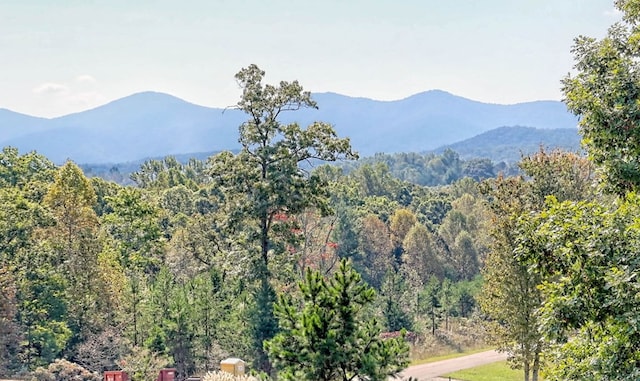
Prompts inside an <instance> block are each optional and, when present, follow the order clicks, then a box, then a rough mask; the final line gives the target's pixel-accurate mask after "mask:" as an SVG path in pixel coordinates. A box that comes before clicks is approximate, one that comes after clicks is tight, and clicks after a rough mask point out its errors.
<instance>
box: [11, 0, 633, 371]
mask: <svg viewBox="0 0 640 381" xmlns="http://www.w3.org/2000/svg"><path fill="white" fill-rule="evenodd" d="M616 6H617V8H618V9H619V10H620V11H621V12H622V13H623V15H624V18H623V21H621V22H620V23H619V24H617V25H616V26H614V27H613V28H611V29H610V31H609V33H608V34H607V36H605V37H604V38H603V39H600V40H598V39H591V38H586V37H580V38H578V39H577V40H576V41H575V46H574V49H573V53H574V55H575V60H576V70H575V72H574V73H572V74H569V75H568V76H567V77H566V78H564V80H563V81H562V86H563V92H564V95H565V98H566V102H567V106H568V108H569V109H570V110H571V111H572V112H573V113H575V114H576V115H577V116H579V117H580V130H579V131H580V134H581V136H582V138H583V143H584V149H585V151H586V153H587V156H582V155H580V154H578V153H575V152H566V151H562V150H555V149H554V150H547V149H545V148H539V150H538V151H537V152H536V153H534V154H531V155H527V156H523V157H522V158H521V160H520V161H519V163H518V165H517V166H518V173H517V174H516V173H515V172H514V171H513V169H514V168H513V167H509V166H504V165H502V166H500V164H494V163H492V162H491V161H489V160H486V159H471V160H463V159H461V158H460V156H459V155H458V154H457V153H456V152H455V151H453V150H451V149H447V150H445V151H443V152H442V154H422V155H420V154H408V153H407V154H378V155H375V156H373V157H371V158H368V159H360V158H359V154H358V152H356V150H355V149H354V148H353V146H352V144H351V143H352V142H351V141H350V139H349V137H346V136H340V135H339V134H337V133H336V131H335V130H334V129H333V126H332V125H331V124H329V123H326V122H322V121H316V122H312V123H311V124H309V125H307V126H304V127H303V126H301V125H299V124H297V123H288V122H286V121H283V119H282V116H283V115H287V114H292V113H294V112H297V111H299V110H301V109H307V108H310V109H313V108H315V107H317V104H316V101H315V100H314V99H313V98H312V96H311V94H310V93H309V92H306V91H304V90H303V88H302V86H301V85H300V84H299V83H298V82H297V81H292V82H287V81H282V82H280V83H279V84H278V85H269V84H263V83H262V80H263V77H264V75H265V73H264V72H263V71H262V70H260V69H259V68H258V67H257V66H256V65H250V66H248V67H246V68H243V69H241V70H240V71H239V72H238V73H237V74H236V80H237V82H238V84H239V85H240V87H241V89H242V96H241V98H240V100H239V101H238V103H237V105H236V108H237V109H238V110H239V111H241V112H242V113H243V114H244V116H245V119H244V121H243V122H241V123H240V125H239V128H238V141H239V143H240V146H241V148H240V149H239V150H237V151H234V152H232V151H221V152H218V153H216V154H213V155H211V156H208V157H206V158H204V159H197V158H192V159H191V160H188V161H186V162H181V161H179V160H177V159H176V158H175V157H171V156H169V157H166V158H164V159H161V160H149V161H146V162H144V163H143V164H142V165H141V166H140V167H139V168H138V169H137V170H136V171H135V172H134V173H133V174H132V175H131V177H130V179H131V182H132V183H131V185H123V184H121V183H117V182H115V181H110V180H107V179H104V178H100V177H97V176H94V177H90V176H87V174H86V173H84V172H83V171H82V169H81V168H80V167H79V166H78V165H77V164H76V163H74V162H73V161H66V162H65V163H64V164H62V165H56V164H54V163H53V162H52V161H51V160H49V159H48V158H47V157H45V156H43V155H41V154H39V153H37V152H27V153H25V152H21V151H19V150H18V149H17V148H15V147H11V146H7V147H4V148H3V149H2V151H1V152H0V377H16V378H22V379H29V380H38V381H45V380H47V381H48V380H64V381H66V380H72V379H73V380H100V379H101V377H100V373H101V372H102V371H104V370H111V369H122V370H125V371H127V372H128V374H129V375H130V376H131V378H132V380H133V381H143V380H149V379H155V377H156V375H157V372H158V369H160V368H163V367H167V366H170V367H175V368H176V377H177V380H179V381H182V380H185V379H186V378H187V377H189V376H193V375H203V374H204V373H206V372H208V371H210V370H214V369H217V367H218V365H219V362H220V360H221V359H223V358H226V357H231V356H232V357H239V358H242V359H244V360H246V361H247V362H248V364H249V365H250V368H251V370H252V371H253V372H255V374H256V377H259V378H260V379H263V380H267V379H273V378H275V379H283V380H345V379H361V380H386V379H388V378H389V377H391V376H395V375H397V374H398V372H400V371H401V370H402V369H403V368H404V367H406V366H407V365H408V363H409V359H411V358H413V359H423V358H424V357H426V356H427V355H429V354H431V352H429V351H428V350H429V349H431V348H430V347H429V345H431V344H434V343H436V344H438V345H441V346H444V347H446V348H448V349H449V350H450V351H460V350H462V349H465V348H469V347H470V346H472V345H474V344H476V345H477V344H481V345H486V344H487V342H486V341H485V339H486V337H487V336H486V334H487V332H488V334H489V335H490V338H491V343H492V344H493V345H495V346H496V347H497V348H498V349H499V350H501V351H505V352H507V353H508V354H509V362H510V364H511V365H513V366H514V367H517V368H519V369H522V371H523V379H524V380H526V381H528V380H533V381H537V380H539V379H541V376H544V379H545V380H547V381H564V380H583V379H586V380H598V381H600V380H602V381H604V380H637V379H640V357H639V355H638V354H639V353H640V326H639V325H638V311H640V299H639V298H638V295H639V294H638V290H639V289H640V276H639V275H640V260H638V258H639V257H638V256H639V252H640V223H639V222H640V220H639V218H638V216H639V215H640V196H639V195H638V192H639V191H640V159H639V158H640V143H639V142H638V136H639V134H638V131H639V130H640V122H639V120H640V118H639V114H638V104H639V102H640V100H639V97H640V96H639V94H640V81H639V80H638V73H639V72H640V61H639V60H638V49H636V48H637V42H638V41H640V16H639V15H640V5H639V4H638V3H637V2H633V1H624V0H623V1H618V2H616ZM285 120H288V119H285ZM336 163H340V165H335V164H336ZM113 172H116V171H113ZM112 175H113V176H114V178H116V177H117V176H116V175H117V173H113V174H112ZM120 180H121V179H120Z"/></svg>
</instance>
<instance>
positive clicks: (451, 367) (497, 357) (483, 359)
mask: <svg viewBox="0 0 640 381" xmlns="http://www.w3.org/2000/svg"><path fill="white" fill-rule="evenodd" d="M506 358H507V354H506V353H499V352H496V351H487V352H480V353H475V354H472V355H469V356H464V357H458V358H454V359H449V360H442V361H437V362H432V363H428V364H422V365H415V366H410V367H408V368H407V369H405V370H404V371H403V372H402V377H403V378H409V377H413V378H416V379H418V380H420V381H427V380H438V379H439V378H438V376H442V375H443V374H447V373H451V372H455V371H457V370H462V369H468V368H475V367H476V366H480V365H484V364H490V363H492V362H497V361H502V360H506Z"/></svg>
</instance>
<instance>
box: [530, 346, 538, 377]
mask: <svg viewBox="0 0 640 381" xmlns="http://www.w3.org/2000/svg"><path fill="white" fill-rule="evenodd" d="M539 372H540V351H537V350H536V354H535V356H534V358H533V374H532V376H531V381H538V373H539Z"/></svg>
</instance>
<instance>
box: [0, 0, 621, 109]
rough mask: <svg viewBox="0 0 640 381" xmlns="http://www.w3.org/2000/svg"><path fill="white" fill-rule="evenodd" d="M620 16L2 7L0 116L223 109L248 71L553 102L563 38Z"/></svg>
mask: <svg viewBox="0 0 640 381" xmlns="http://www.w3.org/2000/svg"><path fill="white" fill-rule="evenodd" d="M619 19H620V14H619V13H618V12H616V11H615V10H614V7H613V0H315V1H307V0H181V1H178V0H154V1H148V0H135V1H132V0H104V1H102V0H0V108H5V109H9V110H12V111H15V112H20V113H23V114H28V115H32V116H40V117H48V118H50V117H56V116H61V115H66V114H69V113H74V112H79V111H83V110H87V109H90V108H94V107H97V106H100V105H102V104H105V103H107V102H110V101H113V100H115V99H118V98H122V97H125V96H128V95H131V94H134V93H137V92H142V91H158V92H164V93H168V94H171V95H174V96H177V97H179V98H182V99H184V100H186V101H189V102H192V103H195V104H199V105H203V106H209V107H227V106H231V105H234V104H236V103H237V101H238V99H239V96H240V89H239V88H238V85H237V83H236V81H235V79H234V75H235V73H237V72H238V71H239V70H240V69H241V68H243V67H246V66H248V65H250V64H257V65H258V66H259V67H260V68H261V69H263V70H264V71H265V72H266V76H265V82H267V83H278V82H279V81H281V80H287V81H291V80H298V81H299V82H300V83H301V84H302V86H303V87H304V88H305V90H310V91H312V92H329V91H330V92H335V93H340V94H344V95H349V96H355V97H365V98H371V99H377V100H397V99H402V98H406V97H408V96H410V95H413V94H416V93H419V92H422V91H427V90H432V89H439V90H444V91H447V92H450V93H453V94H455V95H459V96H463V97H465V98H469V99H473V100H477V101H482V102H487V103H501V104H513V103H520V102H527V101H534V100H561V98H562V94H561V90H560V80H561V79H562V78H563V77H564V76H566V75H567V73H569V72H570V71H571V70H572V66H573V57H572V55H571V46H572V44H573V39H574V38H575V37H577V36H579V35H586V36H591V37H596V38H600V37H602V36H604V35H605V34H606V31H607V28H608V27H609V26H610V25H611V24H612V23H614V22H616V21H618V20H619ZM319 107H322V105H321V104H320V105H319Z"/></svg>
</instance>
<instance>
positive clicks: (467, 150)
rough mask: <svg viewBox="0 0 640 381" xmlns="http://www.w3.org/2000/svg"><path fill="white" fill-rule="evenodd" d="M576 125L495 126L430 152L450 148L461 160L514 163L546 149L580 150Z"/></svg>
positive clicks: (439, 152) (440, 151) (438, 151)
mask: <svg viewBox="0 0 640 381" xmlns="http://www.w3.org/2000/svg"><path fill="white" fill-rule="evenodd" d="M580 139H581V137H580V134H579V132H578V129H577V128H556V129H540V128H533V127H522V126H512V127H498V128H495V129H493V130H489V131H487V132H483V133H482V134H480V135H476V136H474V137H472V138H469V139H465V140H462V141H459V142H456V143H453V144H447V145H444V146H442V147H439V148H437V149H435V150H433V152H435V153H438V154H441V153H442V152H444V151H445V150H446V149H452V150H453V151H455V152H457V153H458V154H459V155H460V158H461V159H464V160H469V159H479V158H489V159H491V160H492V161H493V162H495V163H500V162H505V163H515V162H518V161H520V159H521V158H522V157H523V156H526V155H530V154H533V153H535V152H537V151H539V150H540V148H541V147H542V148H544V149H545V150H553V149H560V150H563V151H568V152H581V150H582V148H581V145H580Z"/></svg>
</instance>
